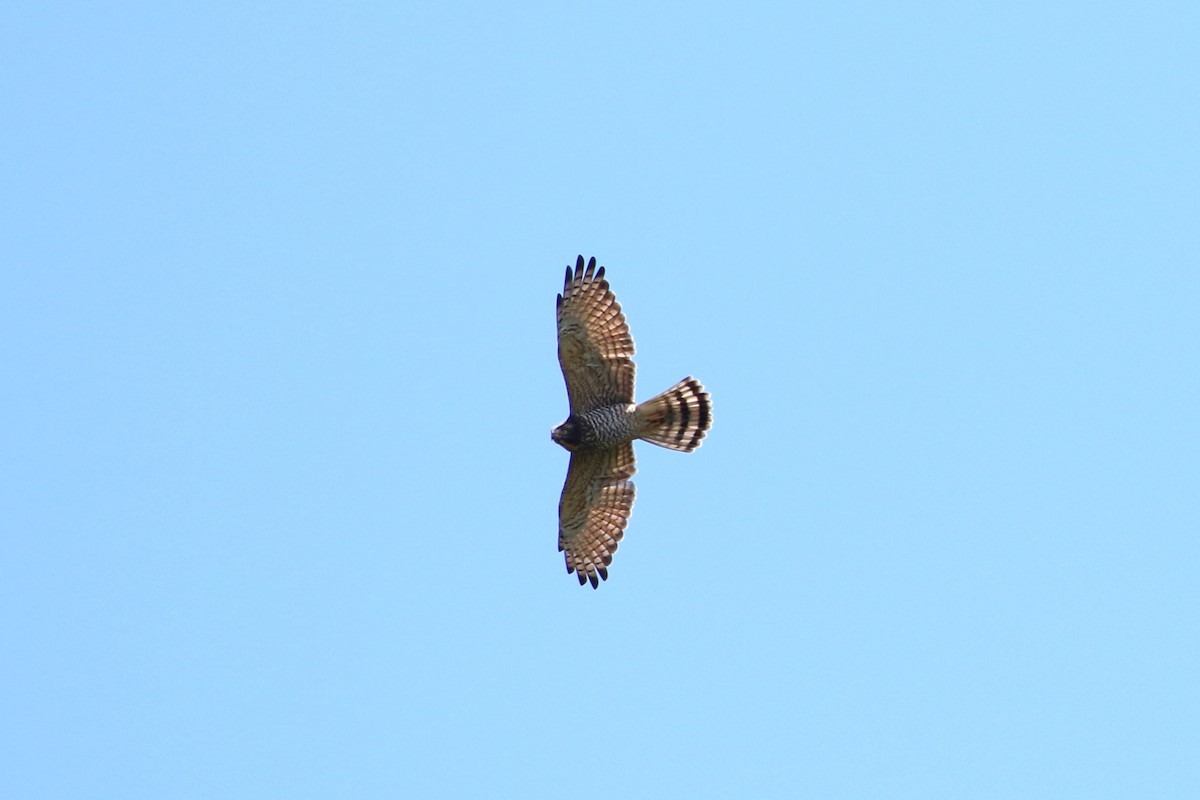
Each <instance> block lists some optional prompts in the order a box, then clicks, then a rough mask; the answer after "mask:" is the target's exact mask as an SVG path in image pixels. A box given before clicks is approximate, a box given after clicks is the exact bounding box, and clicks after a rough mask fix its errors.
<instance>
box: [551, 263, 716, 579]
mask: <svg viewBox="0 0 1200 800" xmlns="http://www.w3.org/2000/svg"><path fill="white" fill-rule="evenodd" d="M633 353H634V347H633V337H632V336H630V334H629V326H628V325H627V324H626V322H625V315H624V314H622V313H621V306H620V305H618V303H617V300H616V297H614V296H613V293H612V292H611V291H610V290H609V287H608V281H606V280H604V267H600V268H599V269H596V259H594V258H593V259H591V261H589V262H588V265H587V267H586V268H585V267H584V264H583V256H580V257H579V258H578V260H577V261H576V262H575V271H574V273H573V274H572V272H571V269H570V268H569V267H568V268H567V277H566V281H565V283H564V285H563V293H562V294H561V295H559V297H558V360H559V365H560V366H561V367H562V371H563V377H564V378H565V379H566V383H567V396H568V398H569V400H570V403H571V414H570V416H569V417H567V419H566V421H564V422H563V423H562V424H561V425H559V426H558V427H556V428H555V429H554V430H553V432H552V433H551V434H550V437H551V438H552V439H553V440H554V441H555V442H557V443H558V444H560V445H561V446H562V447H564V448H565V449H567V450H569V451H570V452H571V466H570V467H569V468H568V470H567V481H566V483H565V484H564V485H563V492H562V499H561V500H560V501H559V506H558V514H559V522H558V549H559V550H562V551H563V554H564V556H565V558H566V563H567V572H569V573H570V572H575V573H577V574H578V576H579V583H580V584H584V583H588V582H590V583H591V584H592V588H595V587H596V586H598V585H599V581H600V580H605V579H607V578H608V565H609V564H611V563H612V557H613V553H614V552H616V549H617V543H618V542H619V541H620V540H621V538H622V537H623V536H624V533H625V526H626V524H627V523H628V521H629V515H630V513H631V511H632V510H633V497H634V486H633V482H632V481H630V480H629V478H631V477H633V474H634V472H636V471H637V467H636V466H635V461H634V455H633V440H634V439H643V440H645V441H648V442H651V443H653V444H656V445H659V446H660V447H667V448H670V449H672V450H681V451H684V452H691V451H692V450H695V449H696V448H697V447H699V446H700V442H701V440H702V439H703V438H704V434H705V432H706V431H708V429H709V428H710V427H711V426H712V403H711V401H710V400H709V396H708V393H707V392H705V391H704V387H703V386H701V385H700V382H699V381H697V380H695V379H694V378H690V377H689V378H684V379H683V380H682V381H680V382H679V383H677V384H675V385H674V386H672V387H671V388H670V389H668V390H667V391H665V392H663V393H662V394H660V395H658V396H656V397H654V398H652V399H650V400H647V401H646V402H644V403H640V404H639V403H635V402H634V400H633V385H634V365H633Z"/></svg>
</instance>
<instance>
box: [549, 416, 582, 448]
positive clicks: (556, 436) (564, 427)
mask: <svg viewBox="0 0 1200 800" xmlns="http://www.w3.org/2000/svg"><path fill="white" fill-rule="evenodd" d="M550 438H551V439H553V440H554V441H555V442H557V443H558V444H559V445H561V446H562V447H565V448H566V449H567V450H574V449H575V448H576V447H578V446H579V424H578V423H577V422H576V421H575V420H574V419H572V418H570V417H568V418H567V421H566V422H564V423H563V424H561V425H559V426H558V427H557V428H555V429H554V430H552V431H550Z"/></svg>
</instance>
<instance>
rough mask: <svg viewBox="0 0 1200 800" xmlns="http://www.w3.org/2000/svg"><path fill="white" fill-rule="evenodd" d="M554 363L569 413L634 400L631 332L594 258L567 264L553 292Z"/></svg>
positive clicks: (581, 259) (582, 411)
mask: <svg viewBox="0 0 1200 800" xmlns="http://www.w3.org/2000/svg"><path fill="white" fill-rule="evenodd" d="M558 363H559V366H561V367H562V371H563V377H564V378H565V379H566V381H567V396H568V398H569V399H570V401H571V413H572V414H584V413H587V412H588V411H591V410H592V409H595V408H599V407H601V406H611V405H617V404H619V403H632V402H633V371H634V368H633V337H632V336H630V335H629V326H628V325H627V324H626V323H625V315H624V314H622V313H621V306H620V304H618V303H617V298H616V297H615V296H613V293H612V291H611V290H610V289H609V288H608V281H606V280H604V267H600V268H599V269H596V259H594V258H593V259H591V260H590V261H588V264H587V268H586V269H585V268H584V266H583V256H580V257H579V258H578V260H577V261H576V262H575V272H574V274H572V273H571V268H570V267H567V279H566V281H565V282H564V284H563V293H562V294H560V295H559V296H558Z"/></svg>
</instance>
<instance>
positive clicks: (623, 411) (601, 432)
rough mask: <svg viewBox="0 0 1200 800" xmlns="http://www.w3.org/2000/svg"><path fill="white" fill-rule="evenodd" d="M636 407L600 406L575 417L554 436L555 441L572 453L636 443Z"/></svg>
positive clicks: (620, 405) (625, 405)
mask: <svg viewBox="0 0 1200 800" xmlns="http://www.w3.org/2000/svg"><path fill="white" fill-rule="evenodd" d="M636 419H637V406H635V405H629V404H626V403H619V404H617V405H611V406H600V407H599V408H596V409H592V410H591V411H588V412H585V413H583V414H572V415H571V416H569V417H567V420H566V422H564V423H563V424H562V425H560V426H559V427H558V428H556V429H555V430H556V431H559V430H561V431H562V433H561V434H558V435H557V436H555V435H553V434H552V438H554V441H556V442H558V443H559V444H560V445H562V446H563V447H565V448H566V449H567V450H570V451H572V452H574V451H576V450H589V449H591V450H596V449H602V448H605V447H613V446H615V445H618V444H621V443H622V442H630V441H633V439H634V436H635V433H634V430H635V421H636Z"/></svg>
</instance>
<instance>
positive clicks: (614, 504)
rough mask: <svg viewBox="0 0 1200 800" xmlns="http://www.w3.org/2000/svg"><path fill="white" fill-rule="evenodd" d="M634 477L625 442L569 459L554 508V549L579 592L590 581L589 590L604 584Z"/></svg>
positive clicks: (625, 518) (625, 517)
mask: <svg viewBox="0 0 1200 800" xmlns="http://www.w3.org/2000/svg"><path fill="white" fill-rule="evenodd" d="M636 471H637V468H636V467H635V466H634V461H633V444H632V443H630V442H625V443H624V444H620V445H617V446H616V447H611V448H606V449H604V450H591V451H584V450H580V451H576V452H574V453H572V454H571V466H570V468H569V469H568V470H567V482H566V483H565V484H564V485H563V492H562V499H561V500H560V501H559V503H558V549H559V550H562V551H563V555H564V556H565V558H566V560H567V572H568V573H571V572H575V573H578V575H579V585H580V586H582V585H583V584H585V583H587V582H588V581H591V583H592V588H593V589H595V588H596V586H597V585H599V582H600V580H608V565H609V564H611V563H612V559H613V553H615V552H616V551H617V543H618V542H620V541H621V537H622V536H624V535H625V525H626V524H628V522H629V514H630V513H631V512H632V511H633V492H634V489H633V483H632V481H630V480H629V478H631V477H633V473H634V472H636Z"/></svg>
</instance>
